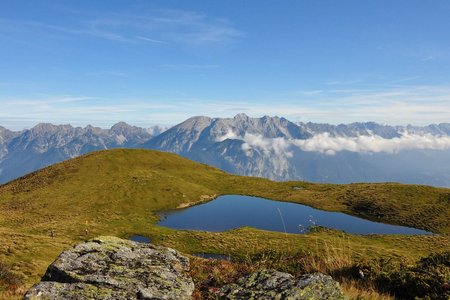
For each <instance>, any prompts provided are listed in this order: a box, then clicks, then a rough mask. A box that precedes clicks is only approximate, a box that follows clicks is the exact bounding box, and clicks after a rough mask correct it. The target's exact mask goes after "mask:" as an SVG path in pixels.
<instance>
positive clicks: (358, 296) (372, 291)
mask: <svg viewBox="0 0 450 300" xmlns="http://www.w3.org/2000/svg"><path fill="white" fill-rule="evenodd" d="M339 282H340V284H341V287H342V290H343V291H344V293H345V294H346V295H347V297H348V298H349V300H393V299H395V298H394V297H393V296H391V295H388V294H384V293H381V292H379V291H377V290H376V288H375V287H374V285H373V284H372V283H370V282H361V281H360V280H354V279H345V278H342V279H341V280H340V281H339Z"/></svg>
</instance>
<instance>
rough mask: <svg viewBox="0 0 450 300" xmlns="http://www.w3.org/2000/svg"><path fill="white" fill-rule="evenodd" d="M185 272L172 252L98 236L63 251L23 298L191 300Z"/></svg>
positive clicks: (183, 259) (185, 263)
mask: <svg viewBox="0 0 450 300" xmlns="http://www.w3.org/2000/svg"><path fill="white" fill-rule="evenodd" d="M188 270H189V260H188V259H187V258H186V257H184V256H182V255H181V254H179V253H178V252H177V251H175V250H173V249H170V248H164V247H159V246H155V245H152V244H143V243H136V242H133V241H129V240H122V239H119V238H116V237H98V238H95V239H92V240H90V241H87V242H84V243H80V244H78V245H76V246H75V247H73V248H72V249H69V250H67V251H64V252H63V253H62V254H61V255H60V256H59V257H58V258H57V259H56V260H55V261H54V262H53V263H52V264H51V265H50V266H49V268H48V269H47V272H46V273H45V275H44V277H43V278H42V281H41V282H40V283H38V284H37V285H35V286H34V287H32V288H31V289H30V290H29V291H28V292H27V293H26V295H25V299H69V300H70V299H191V295H192V292H193V291H194V284H193V282H192V279H191V277H190V276H189V275H188V273H187V271H188Z"/></svg>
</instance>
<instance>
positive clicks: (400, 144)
mask: <svg viewBox="0 0 450 300" xmlns="http://www.w3.org/2000/svg"><path fill="white" fill-rule="evenodd" d="M227 138H230V139H238V140H242V141H243V142H244V143H243V144H242V150H244V151H245V152H246V154H247V155H251V151H252V150H254V151H258V152H260V153H262V154H264V155H265V156H270V155H277V156H285V157H292V155H293V149H294V148H298V149H300V150H302V151H307V152H320V153H324V154H327V155H334V154H336V152H339V151H351V152H363V153H380V152H384V153H390V154H392V153H398V152H400V151H403V150H415V149H420V150H425V149H428V150H450V136H433V135H430V134H427V135H417V134H404V135H402V136H401V137H398V138H392V139H386V138H383V137H381V136H377V135H371V136H358V137H343V136H340V137H332V136H330V135H329V134H328V133H322V134H318V135H315V136H313V137H311V138H309V139H304V140H302V139H286V138H283V137H279V138H265V137H263V136H262V135H254V134H249V133H246V134H245V135H244V136H243V137H241V136H237V135H236V134H234V133H232V132H228V133H227V134H225V135H224V136H223V137H220V138H218V139H217V141H224V140H225V139H227Z"/></svg>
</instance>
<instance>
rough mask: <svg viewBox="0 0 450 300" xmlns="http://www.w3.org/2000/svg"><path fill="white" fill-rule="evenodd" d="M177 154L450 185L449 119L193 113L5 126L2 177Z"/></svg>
mask: <svg viewBox="0 0 450 300" xmlns="http://www.w3.org/2000/svg"><path fill="white" fill-rule="evenodd" d="M111 148H146V149H156V150H161V151H167V152H173V153H177V154H180V155H181V156H184V157H186V158H189V159H192V160H194V161H198V162H201V163H205V164H209V165H213V166H216V167H219V168H221V169H223V170H225V171H227V172H231V173H235V174H241V175H250V176H259V177H266V178H270V179H275V180H307V181H315V182H330V183H349V182H368V181H371V182H380V181H383V182H386V181H396V182H402V183H419V184H427V185H435V186H450V123H442V124H433V125H428V126H422V127H420V126H411V125H408V126H390V125H383V124H378V123H374V122H365V123H352V124H340V125H330V124H317V123H295V122H291V121H289V120H287V119H285V118H279V117H269V116H264V117H262V118H251V117H249V116H247V115H245V114H238V115H236V116H235V117H234V118H209V117H204V116H199V117H192V118H190V119H188V120H186V121H184V122H182V123H180V124H178V125H176V126H173V127H171V128H168V129H167V128H162V127H158V126H156V127H152V128H149V129H144V128H140V127H135V126H131V125H128V124H126V123H123V122H120V123H117V124H116V125H114V126H113V127H111V128H110V129H101V128H98V127H92V126H87V127H85V128H80V127H72V126H70V125H58V126H57V125H52V124H38V125H36V126H35V127H33V128H31V129H28V130H23V131H18V132H14V131H10V130H8V129H5V128H3V127H0V182H3V183H4V182H6V181H8V180H11V179H14V178H17V177H19V176H21V175H24V174H26V173H29V172H32V171H34V170H37V169H39V168H42V167H45V166H48V165H51V164H53V163H56V162H59V161H62V160H66V159H69V158H73V157H76V156H79V155H81V154H84V153H87V152H90V151H93V150H101V149H111Z"/></svg>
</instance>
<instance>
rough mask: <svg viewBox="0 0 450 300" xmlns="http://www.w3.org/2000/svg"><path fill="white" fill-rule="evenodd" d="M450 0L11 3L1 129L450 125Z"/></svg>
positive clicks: (3, 48)
mask: <svg viewBox="0 0 450 300" xmlns="http://www.w3.org/2000/svg"><path fill="white" fill-rule="evenodd" d="M449 15H450V2H449V1H418V0H417V1H416V0H404V1H400V0H398V1H387V0H386V1H381V0H378V1H375V0H368V1H357V0H354V1H345V0H343V1H332V0H329V1H318V0H310V1H249V0H246V1H234V0H230V1H186V0H185V1H124V0H123V1H118V0H109V1H99V0H96V1H93V0H86V1H75V0H73V1H66V0H60V1H56V0H53V1H46V0H40V1H25V0H14V1H2V2H0V70H1V72H0V107H1V110H0V125H2V126H5V127H7V128H12V129H20V128H25V127H30V126H33V125H35V124H36V123H39V122H52V123H56V124H66V123H71V124H73V125H81V126H84V125H87V124H93V125H97V126H102V127H108V126H110V125H112V124H114V123H116V122H117V121H126V122H128V123H130V124H134V125H139V126H150V125H154V124H163V125H170V124H176V123H178V122H181V121H183V120H184V119H186V118H188V117H190V116H193V115H208V116H212V117H230V116H234V115H235V114H237V113H240V112H244V113H246V114H248V115H250V116H254V117H259V116H263V115H278V116H284V117H286V118H288V119H290V120H292V121H312V122H327V123H349V122H355V121H377V122H381V123H389V124H394V125H395V124H408V123H412V124H419V125H420V124H428V123H440V122H449V121H450V81H449V80H450V18H449V17H448V16H449Z"/></svg>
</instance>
